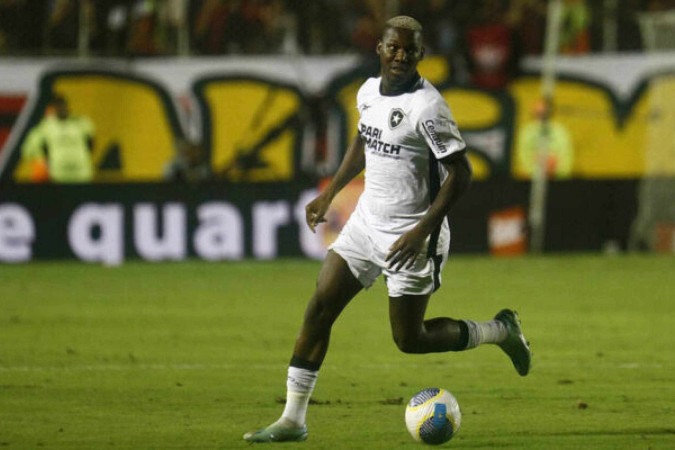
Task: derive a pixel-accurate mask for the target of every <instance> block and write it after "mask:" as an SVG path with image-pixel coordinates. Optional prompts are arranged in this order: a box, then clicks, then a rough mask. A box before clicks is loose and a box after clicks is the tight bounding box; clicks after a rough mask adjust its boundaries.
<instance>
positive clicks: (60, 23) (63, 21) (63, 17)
mask: <svg viewBox="0 0 675 450" xmlns="http://www.w3.org/2000/svg"><path fill="white" fill-rule="evenodd" d="M48 8H49V9H48V16H47V41H46V46H47V47H48V48H49V49H56V50H75V49H77V36H78V30H79V16H80V11H79V2H78V1H77V0H51V1H50V2H48Z"/></svg>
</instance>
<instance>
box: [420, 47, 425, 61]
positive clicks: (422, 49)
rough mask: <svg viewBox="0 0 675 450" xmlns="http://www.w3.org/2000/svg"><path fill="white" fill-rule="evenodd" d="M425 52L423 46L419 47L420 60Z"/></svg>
mask: <svg viewBox="0 0 675 450" xmlns="http://www.w3.org/2000/svg"><path fill="white" fill-rule="evenodd" d="M425 53H426V50H425V49H424V46H422V48H421V49H420V61H422V60H423V59H424V54H425Z"/></svg>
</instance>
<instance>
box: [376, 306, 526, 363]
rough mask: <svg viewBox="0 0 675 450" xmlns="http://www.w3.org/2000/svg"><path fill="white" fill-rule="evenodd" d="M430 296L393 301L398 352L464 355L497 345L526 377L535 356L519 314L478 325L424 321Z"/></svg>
mask: <svg viewBox="0 0 675 450" xmlns="http://www.w3.org/2000/svg"><path fill="white" fill-rule="evenodd" d="M428 302H429V295H402V296H398V297H389V321H390V323H391V330H392V335H393V337H394V342H396V345H397V346H398V348H399V349H400V350H401V351H403V352H405V353H432V352H445V351H462V350H469V349H472V348H475V347H477V346H479V345H481V344H497V345H498V346H499V347H500V348H501V349H502V350H503V351H504V353H506V354H507V355H508V356H509V358H511V361H512V362H513V365H514V367H515V368H516V371H517V372H518V373H519V374H520V375H521V376H525V375H527V374H528V372H529V370H530V365H531V358H532V354H531V352H530V348H529V344H528V342H527V341H526V340H525V337H524V336H523V332H522V330H521V328H520V320H519V318H518V315H517V313H516V312H515V311H512V310H510V309H504V310H502V311H500V312H499V313H497V315H496V316H495V317H494V319H493V320H490V321H486V322H476V321H473V320H456V319H451V318H449V317H436V318H433V319H427V320H424V314H425V312H426V308H427V304H428Z"/></svg>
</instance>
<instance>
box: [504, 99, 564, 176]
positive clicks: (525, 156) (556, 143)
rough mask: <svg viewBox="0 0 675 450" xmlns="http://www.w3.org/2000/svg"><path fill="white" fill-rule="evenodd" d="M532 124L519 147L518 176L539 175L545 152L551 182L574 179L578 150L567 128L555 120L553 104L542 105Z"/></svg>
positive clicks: (544, 102)
mask: <svg viewBox="0 0 675 450" xmlns="http://www.w3.org/2000/svg"><path fill="white" fill-rule="evenodd" d="M532 116H533V117H532V121H531V122H529V123H527V124H526V125H525V126H524V127H523V129H522V130H521V131H520V133H519V135H518V141H517V147H516V173H517V174H518V175H520V176H524V177H528V178H529V177H531V176H532V174H533V173H534V172H535V169H536V166H537V164H539V158H540V155H541V152H542V151H545V152H546V160H545V168H546V175H547V176H548V177H550V178H558V179H562V178H569V177H571V176H572V165H573V163H574V147H573V145H572V139H571V137H570V134H569V131H567V128H566V127H565V126H564V125H563V124H561V123H560V122H558V121H556V120H554V119H553V118H552V116H553V104H552V102H551V101H550V100H540V101H538V102H537V103H536V104H535V106H534V108H533V110H532Z"/></svg>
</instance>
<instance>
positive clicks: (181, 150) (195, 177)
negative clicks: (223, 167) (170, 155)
mask: <svg viewBox="0 0 675 450" xmlns="http://www.w3.org/2000/svg"><path fill="white" fill-rule="evenodd" d="M212 177H213V173H212V171H211V165H210V164H209V162H208V160H207V159H206V157H205V155H204V150H203V148H202V146H201V145H199V144H197V143H196V142H192V141H187V140H182V139H181V140H179V141H178V142H177V143H176V156H175V158H174V159H172V160H171V161H169V162H168V163H167V165H166V167H164V179H165V180H166V181H174V182H184V183H194V182H201V181H208V180H210V179H211V178H212Z"/></svg>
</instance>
